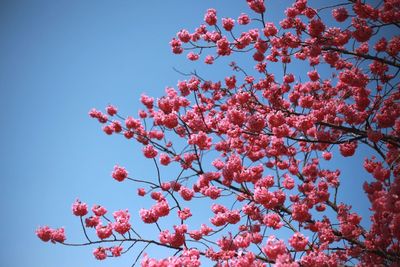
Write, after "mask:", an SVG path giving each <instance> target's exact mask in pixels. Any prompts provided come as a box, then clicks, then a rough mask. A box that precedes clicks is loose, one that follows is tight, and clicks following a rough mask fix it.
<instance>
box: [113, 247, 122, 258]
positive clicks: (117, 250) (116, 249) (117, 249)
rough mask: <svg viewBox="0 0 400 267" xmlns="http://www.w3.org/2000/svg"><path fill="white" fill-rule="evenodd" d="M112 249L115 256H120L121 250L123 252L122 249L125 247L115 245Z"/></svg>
mask: <svg viewBox="0 0 400 267" xmlns="http://www.w3.org/2000/svg"><path fill="white" fill-rule="evenodd" d="M110 250H111V254H112V255H113V256H114V257H119V256H121V252H122V250H123V247H121V246H115V247H112V248H111V249H110Z"/></svg>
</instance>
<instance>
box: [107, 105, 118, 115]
mask: <svg viewBox="0 0 400 267" xmlns="http://www.w3.org/2000/svg"><path fill="white" fill-rule="evenodd" d="M106 111H107V113H108V115H110V116H114V115H115V114H117V112H118V110H117V108H116V107H114V106H113V105H108V106H107V108H106Z"/></svg>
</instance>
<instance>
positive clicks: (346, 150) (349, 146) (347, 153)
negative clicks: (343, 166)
mask: <svg viewBox="0 0 400 267" xmlns="http://www.w3.org/2000/svg"><path fill="white" fill-rule="evenodd" d="M356 148H357V142H348V143H343V144H340V145H339V150H340V154H342V156H343V157H351V156H353V155H354V153H355V151H356Z"/></svg>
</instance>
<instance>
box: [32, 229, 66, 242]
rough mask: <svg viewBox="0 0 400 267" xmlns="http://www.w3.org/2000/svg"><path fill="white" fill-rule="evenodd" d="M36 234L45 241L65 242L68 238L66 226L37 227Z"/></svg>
mask: <svg viewBox="0 0 400 267" xmlns="http://www.w3.org/2000/svg"><path fill="white" fill-rule="evenodd" d="M36 235H37V237H39V238H40V239H41V240H42V241H44V242H48V241H51V242H52V243H56V242H58V243H64V241H65V240H66V237H65V232H64V228H58V229H51V228H50V227H48V226H42V227H39V228H38V229H36Z"/></svg>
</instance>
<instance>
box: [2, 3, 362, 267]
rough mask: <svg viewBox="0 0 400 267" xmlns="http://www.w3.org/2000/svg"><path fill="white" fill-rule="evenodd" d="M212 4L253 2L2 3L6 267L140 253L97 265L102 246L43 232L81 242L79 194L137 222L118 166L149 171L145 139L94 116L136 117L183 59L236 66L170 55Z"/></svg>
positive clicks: (131, 193)
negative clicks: (127, 135)
mask: <svg viewBox="0 0 400 267" xmlns="http://www.w3.org/2000/svg"><path fill="white" fill-rule="evenodd" d="M233 2H234V4H232V3H233ZM285 3H290V1H282V5H284V4H285ZM275 5H276V4H275ZM209 7H214V8H216V9H217V10H220V17H222V16H224V17H227V16H232V17H234V18H236V17H237V16H238V15H239V14H240V13H241V12H243V11H246V12H247V11H249V10H248V8H247V7H246V3H245V1H229V2H228V1H210V0H207V1H206V0H203V1H182V0H181V1H178V0H169V1H103V0H101V1H97V0H96V1H95V0H92V1H91V0H86V1H81V0H71V1H64V0H62V1H50V0H47V1H46V0H37V1H28V0H26V1H24V0H9V1H7V0H2V1H0V37H1V40H2V41H1V42H0V55H1V57H0V58H1V61H0V99H1V100H2V108H3V112H1V114H0V123H1V125H2V127H1V132H0V137H1V138H0V142H1V150H0V153H1V161H0V164H1V174H2V175H1V180H0V188H1V195H0V198H1V201H0V203H1V204H0V205H1V206H0V207H1V211H2V213H3V216H2V225H1V226H2V227H0V235H1V237H2V240H3V245H2V249H1V250H0V265H1V266H15V267H18V266H41V267H50V266H59V267H63V266H110V265H112V266H130V265H129V264H132V262H133V260H132V258H134V256H133V255H135V253H133V254H129V255H127V256H125V257H122V258H121V259H116V260H114V259H112V260H107V261H105V262H99V261H96V260H95V259H94V258H93V256H92V255H91V251H92V250H93V247H91V248H70V247H63V246H60V245H52V244H45V243H43V242H41V241H40V240H39V239H37V237H36V236H35V235H34V231H35V229H36V228H37V227H38V226H40V225H44V224H48V225H50V226H52V227H61V226H65V227H66V232H67V238H68V240H69V241H71V242H73V241H77V242H78V241H80V240H83V239H82V237H83V235H82V233H81V232H80V228H79V219H78V218H76V217H73V216H72V215H71V204H72V202H73V201H74V200H75V199H76V198H77V197H79V198H80V199H81V200H82V201H85V202H87V203H88V204H89V205H90V206H92V205H93V204H103V205H105V206H106V207H107V208H108V209H109V210H110V211H112V210H116V209H125V208H129V209H130V210H131V211H132V214H133V217H134V218H133V223H132V224H133V225H135V220H137V219H138V216H137V210H138V209H139V207H141V206H142V203H138V199H137V198H136V197H135V192H136V186H134V185H133V184H129V183H117V182H115V181H114V180H113V179H112V178H111V177H110V173H111V170H112V168H113V166H114V164H116V163H118V164H121V165H124V166H126V167H127V169H128V171H130V173H133V176H135V175H136V176H138V177H140V176H145V177H146V176H147V177H149V176H154V173H153V172H152V171H151V170H152V167H153V166H152V165H151V162H148V161H144V160H143V159H142V156H141V150H140V149H141V148H140V146H138V145H136V144H134V143H132V142H127V141H126V140H124V139H123V138H117V137H108V136H106V135H105V134H104V133H103V132H102V131H101V129H100V126H99V125H98V123H97V122H95V121H94V120H91V119H90V118H89V117H88V115H87V113H88V111H89V110H90V109H91V108H92V107H96V108H99V109H101V108H103V107H105V106H106V105H107V104H109V103H112V104H115V105H117V106H118V107H119V109H120V110H121V113H122V114H126V115H136V113H137V110H138V109H139V108H141V107H140V106H139V97H140V95H141V93H143V92H146V93H147V94H149V95H152V96H160V95H161V94H162V93H163V91H164V88H165V87H166V86H175V85H176V83H177V81H178V80H182V79H184V77H182V76H181V75H180V74H178V73H176V72H175V71H173V69H172V68H173V67H177V68H179V69H180V70H183V71H191V70H193V69H198V70H202V71H203V73H204V74H205V75H210V76H215V77H217V78H222V77H223V75H224V74H225V73H229V68H228V67H227V66H223V65H222V67H221V68H215V67H214V68H213V67H209V66H204V65H202V64H200V63H196V64H192V63H188V62H187V60H186V59H185V57H184V56H180V57H177V56H175V55H173V54H172V53H171V52H170V48H169V45H168V42H169V41H170V40H171V38H172V37H173V36H174V35H175V33H176V32H177V31H178V30H180V29H181V28H187V29H189V30H190V31H192V30H193V29H194V28H196V27H197V26H198V25H199V24H200V23H201V22H202V19H203V14H204V12H205V10H206V9H207V8H209ZM268 8H269V7H267V9H268ZM271 10H273V11H271V13H269V15H268V16H267V19H268V18H269V20H275V21H276V17H275V16H276V15H279V17H280V14H281V10H282V6H274V7H273V8H272V7H271ZM221 75H222V76H221ZM360 158H361V156H360V155H358V157H355V158H352V159H350V160H346V161H342V162H341V163H340V164H341V166H345V167H349V166H352V165H353V164H355V163H356V162H359V161H360ZM347 174H348V176H353V175H354V176H358V175H359V174H360V173H356V172H348V173H347ZM351 178H356V180H357V181H356V182H354V183H353V182H349V181H348V182H347V183H348V184H349V185H357V186H359V185H360V184H361V182H360V180H362V177H348V179H351ZM350 181H351V180H350ZM344 183H345V184H346V181H344ZM356 195H357V194H356ZM349 199H351V200H355V199H358V197H356V198H354V195H353V197H350V198H349ZM363 201H365V199H364V200H363ZM365 204H366V203H361V204H358V205H360V207H361V208H363V209H366V206H365ZM143 205H146V203H143ZM356 205H357V204H356ZM137 225H143V224H142V223H140V222H137ZM140 227H141V226H140ZM143 229H144V231H151V229H150V228H143ZM150 251H151V250H150ZM150 251H149V252H150ZM151 252H152V253H153V255H152V256H155V257H157V251H156V250H152V251H151Z"/></svg>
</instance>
